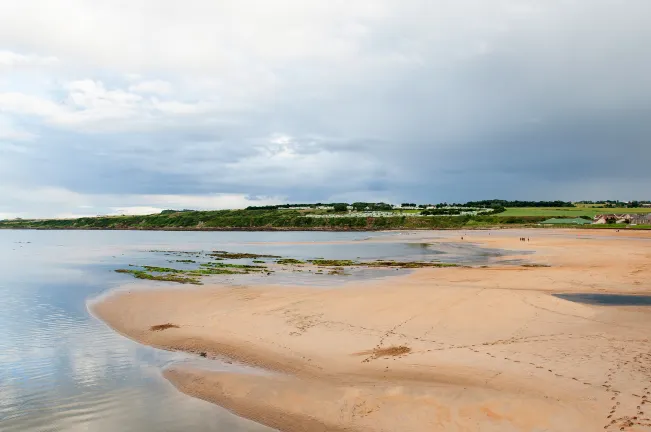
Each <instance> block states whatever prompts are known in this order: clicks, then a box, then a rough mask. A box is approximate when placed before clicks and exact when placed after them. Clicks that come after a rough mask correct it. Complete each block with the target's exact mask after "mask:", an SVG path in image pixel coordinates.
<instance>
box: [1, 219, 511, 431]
mask: <svg viewBox="0 0 651 432" xmlns="http://www.w3.org/2000/svg"><path fill="white" fill-rule="evenodd" d="M384 235H385V234H382V233H372V234H369V233H315V232H288V233H251V232H211V233H205V232H131V231H6V230H2V231H0V310H1V313H0V431H2V432H13V431H39V432H42V431H64V430H65V431H76V430H79V431H82V430H83V431H93V432H103V431H107V432H108V431H111V432H112V431H154V430H155V431H179V430H192V431H193V432H200V431H265V430H269V429H267V428H265V427H263V426H260V425H257V424H255V423H252V422H250V421H247V420H244V419H240V418H238V417H236V416H234V415H232V414H230V413H228V412H227V411H225V410H223V409H221V408H219V407H216V406H214V405H212V404H209V403H207V402H203V401H200V400H196V399H193V398H190V397H188V396H185V395H183V394H181V393H180V392H177V391H176V390H175V389H174V388H173V387H172V386H171V385H170V384H169V383H167V381H165V380H164V379H163V378H162V377H161V374H160V371H161V368H164V367H165V366H167V365H170V364H175V363H179V362H192V363H198V364H203V365H210V367H211V368H217V369H223V370H233V369H238V368H239V367H238V366H236V365H231V364H227V363H223V364H222V363H219V362H215V361H209V360H204V359H201V358H198V357H193V356H188V355H185V354H182V353H170V352H166V351H161V350H157V349H153V348H149V347H145V346H142V345H139V344H137V343H135V342H132V341H130V340H128V339H126V338H123V337H121V336H119V335H117V334H116V333H115V332H113V331H112V330H110V329H109V328H108V327H106V326H105V325H104V324H103V323H101V322H100V321H98V320H97V319H95V318H94V317H92V316H91V315H90V314H89V313H88V311H87V308H86V301H87V300H88V299H89V298H92V297H94V296H97V295H99V294H100V293H102V292H104V291H106V290H108V289H111V288H115V287H117V286H119V285H121V284H124V283H130V282H133V279H132V278H131V276H129V275H121V274H116V273H115V272H114V271H113V270H115V269H116V268H123V267H126V266H128V265H129V264H143V263H147V264H152V265H158V264H159V263H160V264H165V262H166V261H165V260H166V259H168V257H163V256H161V254H156V253H152V252H148V251H150V250H152V249H171V250H186V251H187V250H205V251H210V250H228V251H232V252H255V253H272V254H277V255H283V256H291V257H295V258H303V259H306V258H319V257H321V258H339V259H357V258H358V257H359V258H361V259H383V258H395V259H427V260H434V259H437V260H441V261H459V262H469V263H481V262H485V261H486V262H487V261H490V259H492V258H495V257H499V256H500V255H501V253H500V252H499V251H490V250H486V249H481V250H480V249H478V248H476V247H473V246H472V245H460V246H455V245H449V246H444V247H442V248H438V249H435V248H433V247H431V246H429V245H420V244H416V245H414V244H405V243H390V242H367V241H363V239H365V238H368V237H373V238H377V237H378V236H380V237H381V236H384ZM324 242H328V243H324ZM330 242H339V243H330ZM394 273H399V272H394ZM387 274H388V273H387V272H386V271H385V272H384V273H383V272H381V271H378V272H372V273H369V272H367V273H358V274H356V275H355V277H361V278H367V277H382V276H386V275H387ZM274 277H276V276H272V277H271V278H270V279H269V280H267V281H265V282H267V283H269V282H270V283H277V282H279V279H274ZM233 279H235V278H230V279H228V278H226V279H224V282H231V283H242V281H241V280H240V281H235V280H233ZM297 280H298V279H297ZM321 280H322V281H326V282H324V283H328V284H332V283H334V282H336V281H342V280H347V279H345V277H338V276H324V277H323V278H322V279H321ZM156 284H158V285H160V286H164V285H166V284H165V283H160V282H158V283H156Z"/></svg>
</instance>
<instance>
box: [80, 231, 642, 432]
mask: <svg viewBox="0 0 651 432" xmlns="http://www.w3.org/2000/svg"><path fill="white" fill-rule="evenodd" d="M568 231H569V232H570V233H574V232H575V231H574V230H556V231H553V232H551V231H550V232H549V233H550V234H551V235H548V236H541V231H540V230H536V231H534V233H535V236H536V237H535V241H534V242H532V243H525V244H522V243H519V242H518V241H517V239H516V238H515V237H511V236H509V233H508V232H505V233H503V234H504V235H500V233H499V232H495V231H493V232H492V233H491V235H488V234H486V233H481V232H475V233H474V234H473V235H472V238H469V239H468V240H469V241H473V242H477V243H479V244H481V245H482V246H488V247H500V248H505V249H506V248H508V249H511V250H516V251H517V250H531V249H533V250H535V251H536V254H535V255H533V257H534V259H535V260H536V261H538V260H542V261H545V262H547V263H550V265H552V267H549V268H526V269H523V268H507V267H494V268H486V269H481V268H440V269H418V270H416V271H415V272H413V273H411V274H408V275H405V276H395V277H389V278H386V279H382V280H373V281H365V282H351V283H348V284H346V285H344V286H343V287H338V288H332V289H318V290H317V289H313V288H309V287H307V288H306V287H289V286H287V287H281V286H209V285H204V286H203V287H200V288H190V289H188V288H185V287H183V288H160V289H155V290H150V289H147V290H140V289H130V288H129V287H131V286H132V285H130V286H128V287H126V288H124V289H122V290H120V291H117V292H112V293H109V294H108V295H106V296H102V297H101V298H100V299H99V300H98V301H97V302H94V303H92V304H89V309H91V311H92V312H93V313H94V315H95V316H97V317H98V318H100V319H101V320H103V321H104V322H105V323H107V324H108V325H109V326H110V327H111V328H113V329H114V330H116V331H117V332H119V333H121V334H123V335H124V336H126V337H128V338H130V339H133V340H136V341H138V342H140V343H144V344H147V345H151V346H156V347H158V348H164V349H170V350H181V351H187V352H191V353H195V354H201V353H203V354H205V355H206V356H208V357H222V356H225V357H229V358H232V359H233V360H235V361H238V362H241V363H244V364H247V365H253V366H257V367H259V368H261V369H264V370H269V371H274V372H277V373H278V374H272V375H245V374H237V373H227V372H214V371H213V372H211V371H203V370H197V369H191V368H188V367H187V366H185V367H172V368H170V369H167V370H166V371H165V372H164V376H165V377H166V378H167V379H168V380H170V382H172V383H173V384H174V385H175V386H176V387H177V388H178V389H179V390H180V391H182V392H184V393H186V394H189V395H191V396H194V397H198V398H201V399H204V400H208V401H210V402H213V403H216V404H218V405H220V406H223V407H225V408H227V409H229V410H230V411H232V412H234V413H236V414H238V415H240V416H242V417H246V418H249V419H251V420H254V421H257V422H259V423H262V424H265V425H267V426H271V427H274V428H276V429H279V430H281V431H305V430H310V431H312V430H315V431H317V430H323V431H326V430H335V431H340V430H341V431H392V430H404V431H418V432H420V431H439V430H440V431H444V430H445V431H448V430H462V429H463V428H466V430H482V431H525V430H527V431H528V430H535V428H539V429H545V428H546V430H550V431H568V432H569V431H576V430H597V429H599V430H607V431H614V430H620V427H624V425H628V423H627V422H631V423H632V424H631V426H635V427H636V428H635V429H630V430H636V431H647V430H651V420H649V421H647V420H644V419H646V418H648V417H650V414H651V402H648V403H649V405H646V404H647V402H644V403H642V402H643V401H645V400H648V398H651V393H649V394H648V395H647V393H645V392H649V387H651V386H650V385H649V383H650V382H651V341H650V340H649V339H651V337H650V336H649V335H651V320H650V319H649V318H651V315H650V314H649V311H648V308H647V309H644V308H635V307H613V306H594V305H586V304H580V303H572V302H569V301H565V300H562V299H558V298H556V297H554V296H552V295H551V294H552V293H568V292H575V293H577V292H582V293H584V292H601V293H603V292H615V293H626V294H629V293H636V294H639V293H644V294H649V293H651V284H650V283H649V276H650V275H651V268H650V267H651V265H650V264H649V263H650V261H649V258H651V241H650V242H646V241H634V240H632V239H628V238H627V236H614V235H612V234H614V233H612V234H609V233H610V232H608V233H604V232H603V231H601V230H599V231H598V232H600V233H602V236H597V237H595V238H591V239H589V240H590V241H585V239H583V238H566V237H561V236H557V235H556V234H559V233H561V234H562V233H565V234H567V232H568ZM637 234H640V233H639V232H638V233H637ZM644 238H645V239H649V240H651V236H645V237H644ZM449 240H450V239H448V238H443V239H437V240H434V239H432V241H442V242H443V241H449ZM531 257H532V256H529V258H531ZM154 304H155V307H152V305H154ZM163 323H172V324H174V325H178V328H170V329H168V330H164V331H151V330H150V327H152V326H156V325H160V324H163ZM645 383H646V384H645ZM638 387H639V388H638ZM643 396H646V397H645V398H643ZM640 404H642V405H646V407H647V409H646V411H647V412H644V410H643V409H642V410H639V409H638V408H636V407H637V406H641V405H640ZM636 410H638V411H639V412H644V414H638V411H636ZM611 411H613V412H611ZM608 416H610V417H608ZM633 417H636V418H635V419H633ZM647 423H648V426H647V425H646V424H647ZM627 430H628V429H627Z"/></svg>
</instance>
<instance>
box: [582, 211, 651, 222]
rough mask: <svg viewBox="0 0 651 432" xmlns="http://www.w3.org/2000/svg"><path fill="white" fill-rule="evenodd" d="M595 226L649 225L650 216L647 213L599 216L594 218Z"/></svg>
mask: <svg viewBox="0 0 651 432" xmlns="http://www.w3.org/2000/svg"><path fill="white" fill-rule="evenodd" d="M593 223H595V224H599V225H602V224H607V223H618V224H631V225H648V224H651V214H649V213H639V214H637V213H632V214H615V213H611V214H601V215H597V216H595V217H594V220H593Z"/></svg>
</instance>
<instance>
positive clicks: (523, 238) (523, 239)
mask: <svg viewBox="0 0 651 432" xmlns="http://www.w3.org/2000/svg"><path fill="white" fill-rule="evenodd" d="M520 241H523V242H528V241H529V237H520Z"/></svg>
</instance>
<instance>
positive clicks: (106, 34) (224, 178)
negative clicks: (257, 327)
mask: <svg viewBox="0 0 651 432" xmlns="http://www.w3.org/2000/svg"><path fill="white" fill-rule="evenodd" d="M0 16H2V25H1V26H0V219H5V218H14V217H75V216H86V215H97V214H144V213H154V212H157V211H159V210H161V209H181V208H189V209H221V208H242V207H246V206H248V205H266V204H275V203H285V202H354V201H385V202H392V203H401V202H418V203H435V202H443V201H448V202H465V201H469V200H476V199H492V198H500V199H527V200H529V199H532V200H547V199H562V200H583V199H622V200H631V199H651V188H650V187H649V186H651V43H649V42H651V2H649V1H648V0H625V1H621V0H400V1H397V0H346V1H343V0H313V1H305V0H274V1H268V0H184V1H178V0H174V1H173V0H128V1H123V0H110V1H109V0H99V1H92V2H91V1H87V0H21V1H3V2H0Z"/></svg>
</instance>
